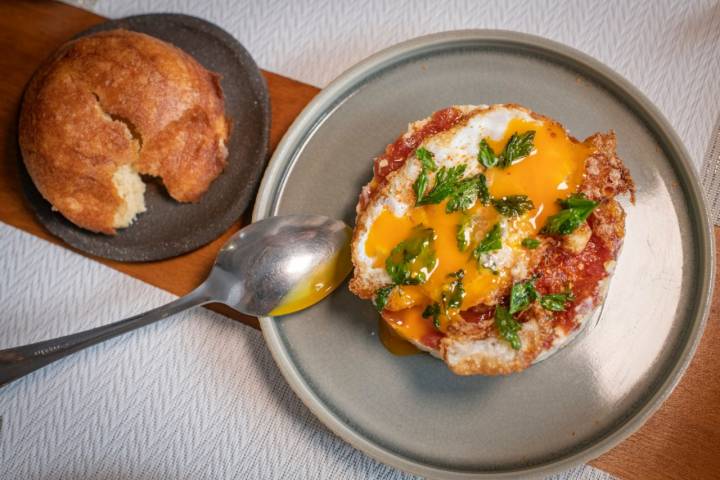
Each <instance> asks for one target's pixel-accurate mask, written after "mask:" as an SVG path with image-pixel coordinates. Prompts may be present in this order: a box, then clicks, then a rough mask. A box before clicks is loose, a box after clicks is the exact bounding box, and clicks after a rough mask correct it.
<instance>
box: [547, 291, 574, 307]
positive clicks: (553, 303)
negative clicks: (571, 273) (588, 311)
mask: <svg viewBox="0 0 720 480" xmlns="http://www.w3.org/2000/svg"><path fill="white" fill-rule="evenodd" d="M574 300H575V296H574V295H573V293H572V292H571V291H569V290H568V291H567V292H565V293H551V294H549V295H543V296H542V297H541V298H540V306H541V307H543V308H544V309H545V310H550V311H551V312H564V311H565V304H567V303H569V302H572V301H574Z"/></svg>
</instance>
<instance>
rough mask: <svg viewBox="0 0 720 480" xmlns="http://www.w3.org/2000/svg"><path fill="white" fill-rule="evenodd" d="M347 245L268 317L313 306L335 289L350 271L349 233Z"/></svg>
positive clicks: (288, 295)
mask: <svg viewBox="0 0 720 480" xmlns="http://www.w3.org/2000/svg"><path fill="white" fill-rule="evenodd" d="M347 233H348V243H347V244H346V245H344V246H343V248H342V250H340V252H339V253H338V254H337V255H335V256H334V257H333V258H331V259H329V260H327V261H325V262H324V263H322V264H320V265H319V266H318V267H317V268H316V269H315V270H314V271H313V272H312V273H311V274H310V275H308V277H307V278H306V279H304V280H303V281H301V282H300V283H298V284H297V285H295V286H294V287H293V288H292V290H290V292H289V293H288V294H287V295H285V297H284V298H283V299H282V301H281V302H280V304H279V305H278V306H276V307H275V308H274V309H273V310H272V311H271V312H270V313H269V315H270V316H272V317H277V316H280V315H287V314H289V313H294V312H297V311H300V310H303V309H305V308H308V307H310V306H312V305H315V304H316V303H318V302H319V301H320V300H322V299H323V298H325V297H327V296H328V295H330V293H332V291H333V290H335V288H337V287H338V286H339V285H340V284H341V283H342V281H343V280H344V279H345V277H347V276H348V274H349V273H350V270H352V261H351V260H350V243H349V239H350V231H349V230H348V232H347Z"/></svg>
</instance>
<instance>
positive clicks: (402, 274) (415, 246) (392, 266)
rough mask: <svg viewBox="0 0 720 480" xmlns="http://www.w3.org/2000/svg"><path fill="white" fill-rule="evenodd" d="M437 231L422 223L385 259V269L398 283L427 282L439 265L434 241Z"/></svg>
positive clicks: (413, 283)
mask: <svg viewBox="0 0 720 480" xmlns="http://www.w3.org/2000/svg"><path fill="white" fill-rule="evenodd" d="M434 240H435V232H434V231H433V229H432V228H427V227H424V226H422V225H418V226H417V227H415V228H414V229H413V230H412V232H411V234H410V237H409V238H408V239H407V240H405V241H402V242H400V243H399V244H398V245H397V246H396V247H395V248H393V249H392V251H391V252H390V256H389V257H388V258H387V260H385V269H386V270H387V272H388V275H390V278H391V279H392V281H393V283H395V284H396V285H417V284H420V283H425V282H426V281H427V279H428V277H429V276H430V274H431V273H432V272H433V270H435V267H436V266H437V263H438V261H437V256H436V255H435V249H434V247H433V242H434Z"/></svg>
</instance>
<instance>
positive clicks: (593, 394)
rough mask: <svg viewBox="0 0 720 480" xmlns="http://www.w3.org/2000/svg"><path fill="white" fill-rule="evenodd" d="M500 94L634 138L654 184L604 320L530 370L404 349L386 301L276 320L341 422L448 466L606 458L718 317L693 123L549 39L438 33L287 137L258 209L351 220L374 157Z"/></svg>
mask: <svg viewBox="0 0 720 480" xmlns="http://www.w3.org/2000/svg"><path fill="white" fill-rule="evenodd" d="M498 102H517V103H520V104H523V105H526V106H528V107H530V108H532V109H533V110H535V111H537V112H541V113H543V114H546V115H549V116H551V117H554V118H556V119H558V120H559V121H561V122H562V123H563V124H564V125H565V126H567V127H568V128H569V129H571V131H572V132H573V134H575V136H577V137H580V138H584V137H585V136H587V135H589V134H591V133H593V132H595V131H600V130H609V129H614V130H615V131H616V132H617V135H618V140H619V141H618V151H619V153H620V155H621V157H622V158H623V159H624V160H625V162H626V163H627V165H628V166H629V168H630V170H631V172H632V174H633V176H634V178H635V181H636V183H637V186H638V195H637V203H636V205H634V206H627V211H628V217H627V236H626V240H625V246H624V250H623V252H622V254H621V256H620V260H619V263H618V266H617V270H616V274H615V277H614V279H613V281H612V284H611V287H610V291H609V294H608V297H607V301H606V303H605V307H604V310H603V312H602V315H601V318H600V320H599V322H597V324H595V325H594V326H592V327H591V328H588V329H586V330H585V331H584V332H583V334H582V335H580V336H579V337H578V338H577V339H576V340H575V341H574V342H573V343H572V344H571V345H569V346H568V347H566V348H565V349H563V350H561V351H560V352H559V353H557V354H556V355H554V356H552V357H550V358H549V359H548V360H546V361H544V362H542V363H540V364H537V365H535V366H533V367H531V368H530V369H528V370H527V371H525V372H523V373H520V374H516V375H512V376H509V377H500V378H482V377H474V378H463V377H458V376H455V375H453V374H452V373H450V372H449V371H448V369H447V368H446V367H445V365H444V364H443V363H441V362H440V361H438V360H435V359H433V358H432V357H430V356H427V355H418V356H410V357H397V356H393V355H392V354H390V353H388V352H387V351H386V350H385V349H384V348H383V347H382V345H381V344H380V342H379V341H378V338H377V313H376V312H375V311H374V309H373V307H372V305H371V304H370V302H364V301H360V300H358V299H357V298H355V297H354V296H353V295H351V294H350V293H349V292H348V291H347V289H346V288H341V289H340V290H339V291H338V292H336V293H335V294H334V295H333V296H331V297H330V298H329V300H327V301H325V302H322V303H320V304H319V305H316V306H315V307H314V308H312V309H309V310H307V311H305V312H302V313H300V314H297V315H293V316H289V317H284V318H277V319H274V318H263V319H261V325H262V329H263V332H264V334H265V337H266V339H267V342H268V344H269V346H270V349H271V350H272V353H273V355H274V357H275V360H276V361H277V363H278V365H279V366H280V369H281V370H282V372H283V374H284V375H285V377H286V378H287V380H288V382H289V383H290V385H291V386H292V388H293V389H294V390H295V392H296V393H297V394H298V395H299V396H300V398H301V399H302V400H303V401H304V402H305V404H306V405H307V406H308V407H309V408H310V409H311V410H312V411H313V412H314V413H315V414H316V415H317V416H318V417H319V418H320V419H321V420H322V421H323V422H324V423H325V424H326V425H327V426H328V427H329V428H331V429H332V430H333V431H334V432H336V433H337V434H338V435H340V436H341V437H342V438H344V439H345V440H347V441H348V442H350V443H351V444H352V445H354V446H356V447H357V448H359V449H361V450H363V451H364V452H366V453H368V454H369V455H371V456H373V457H375V458H377V459H379V460H381V461H383V462H385V463H388V464H391V465H394V466H396V467H399V468H401V469H404V470H407V471H410V472H414V473H418V474H422V475H427V476H431V477H451V478H475V477H482V476H503V477H524V478H525V477H527V476H528V475H531V474H534V475H545V474H549V473H551V472H554V471H558V470H562V469H566V468H569V467H571V466H573V465H575V464H577V463H579V462H583V461H587V460H589V459H591V458H593V457H596V456H598V455H600V454H601V453H602V452H604V451H606V450H607V449H609V448H610V447H612V446H613V445H615V444H617V443H618V442H620V441H621V440H622V439H624V438H625V437H627V436H628V435H629V434H630V433H631V432H632V431H634V430H635V429H637V428H638V427H639V426H640V425H641V424H642V423H643V422H644V421H645V420H646V419H647V418H648V416H649V415H650V414H651V413H652V412H653V411H654V410H655V409H656V408H657V407H658V406H659V405H660V403H661V402H662V401H663V399H664V398H665V397H667V395H668V394H669V393H670V391H671V390H672V388H673V387H674V386H675V384H676V383H677V381H678V380H679V378H680V376H681V374H682V372H683V370H684V369H685V367H686V366H687V364H688V361H689V360H690V357H691V356H692V353H693V351H694V349H695V346H696V344H697V341H698V339H699V338H700V336H701V334H702V331H703V326H704V322H705V318H706V314H707V311H708V302H709V298H710V290H711V285H712V279H713V270H712V268H713V262H712V255H713V248H712V237H711V235H710V227H709V225H708V221H707V217H706V214H705V209H704V206H703V204H702V198H701V195H700V190H699V188H698V183H697V180H696V178H695V176H694V174H693V173H692V169H691V166H690V163H689V161H688V155H687V153H686V151H685V149H684V148H683V146H682V144H681V143H680V141H679V139H678V137H677V135H676V134H675V133H674V132H673V131H672V129H671V128H670V126H669V125H668V123H667V121H666V120H665V119H664V118H663V117H662V116H661V115H660V114H659V112H658V111H657V110H656V109H655V107H653V106H652V105H651V104H650V102H649V101H648V100H647V99H646V98H645V97H644V96H643V95H641V94H640V93H639V92H638V91H637V90H636V89H635V88H633V87H632V86H631V85H629V84H628V83H627V82H626V81H625V80H623V79H622V78H621V77H620V76H618V75H617V74H615V73H613V72H612V71H610V70H609V69H608V68H606V67H605V66H603V65H601V64H600V63H598V62H597V61H595V60H593V59H591V58H589V57H587V56H586V55H583V54H581V53H579V52H577V51H574V50H572V49H570V48H567V47H565V46H562V45H559V44H556V43H553V42H550V41H547V40H544V39H541V38H537V37H531V36H527V35H521V34H516V33H509V32H498V31H464V32H452V33H444V34H439V35H432V36H429V37H423V38H419V39H416V40H412V41H410V42H407V43H403V44H400V45H398V46H395V47H392V48H390V49H388V50H385V51H383V52H381V53H379V54H377V55H375V56H373V57H371V58H369V59H368V60H365V61H364V62H362V63H360V64H359V65H358V66H356V67H354V68H352V69H351V70H349V71H348V72H346V73H345V74H343V75H342V76H341V77H340V78H338V79H337V80H336V81H335V82H333V83H332V84H331V85H330V86H329V87H328V88H326V89H325V90H324V91H323V92H322V93H321V94H320V95H318V96H317V97H316V98H315V100H314V101H313V102H312V103H311V104H310V105H309V106H308V107H307V108H306V110H305V111H304V112H303V113H302V115H301V116H300V117H299V118H298V119H297V120H296V122H295V123H294V124H293V126H292V127H291V128H290V130H289V131H288V133H287V135H286V136H285V138H284V139H283V141H282V143H281V145H280V146H279V147H278V149H277V150H276V152H275V155H274V157H273V158H272V160H271V163H270V166H269V167H268V170H267V172H266V174H265V177H264V179H263V183H262V185H261V188H260V193H259V195H258V199H257V203H256V205H255V211H254V219H255V220H258V219H260V218H263V217H267V216H270V215H280V214H291V213H311V212H312V213H318V214H323V215H329V216H331V217H338V218H343V219H344V220H345V221H346V222H347V223H349V224H352V223H353V220H354V206H355V202H356V200H357V195H358V192H359V191H360V187H361V186H362V185H363V184H365V183H366V182H367V181H368V180H369V178H370V176H371V170H372V169H371V159H372V158H373V157H374V156H376V155H377V154H379V153H380V152H381V151H382V150H383V148H384V147H385V145H386V144H387V143H389V142H390V141H392V140H393V139H394V138H395V137H396V136H397V135H398V134H399V133H401V132H404V131H405V129H406V126H407V124H408V122H410V121H412V120H416V119H420V118H423V117H425V116H427V115H429V114H430V113H431V112H433V111H435V110H438V109H440V108H442V107H445V106H448V105H452V104H467V103H475V104H478V103H488V104H490V103H498Z"/></svg>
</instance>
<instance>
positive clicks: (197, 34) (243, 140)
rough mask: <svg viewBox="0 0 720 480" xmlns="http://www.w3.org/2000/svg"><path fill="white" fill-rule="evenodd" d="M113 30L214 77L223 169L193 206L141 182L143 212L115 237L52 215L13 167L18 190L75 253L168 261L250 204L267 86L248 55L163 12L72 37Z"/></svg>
mask: <svg viewBox="0 0 720 480" xmlns="http://www.w3.org/2000/svg"><path fill="white" fill-rule="evenodd" d="M115 28H124V29H126V30H133V31H136V32H141V33H146V34H148V35H152V36H154V37H156V38H159V39H161V40H164V41H166V42H169V43H171V44H173V45H175V46H177V47H179V48H181V49H183V50H184V51H186V52H187V53H189V54H190V55H192V56H193V57H194V58H195V59H196V60H197V61H198V62H200V64H202V65H203V66H204V67H205V68H208V69H210V70H212V71H215V72H218V73H219V74H220V75H221V77H222V78H221V83H222V87H223V92H224V94H225V113H226V115H227V116H228V117H229V118H230V120H231V122H232V128H231V134H230V142H229V145H228V151H229V152H230V153H229V156H228V164H227V166H226V167H225V170H224V171H223V173H222V174H220V176H219V177H218V178H216V179H215V181H214V182H213V183H212V184H211V185H210V188H209V189H208V191H207V192H205V194H204V195H203V197H202V199H201V200H200V201H199V202H198V203H179V202H176V201H175V200H173V199H172V198H170V196H169V195H168V194H167V192H166V191H165V189H164V187H162V185H161V184H160V183H159V182H155V181H150V182H147V183H146V185H147V190H146V192H145V205H146V206H147V211H146V212H145V213H142V214H140V215H139V216H138V217H137V219H136V220H135V222H134V223H133V224H132V225H131V226H130V227H128V228H125V229H122V230H119V231H118V233H117V235H115V236H108V235H101V234H96V233H93V232H89V231H87V230H84V229H82V228H79V227H77V226H75V225H73V224H72V223H70V222H69V221H68V220H67V219H65V217H63V216H62V215H60V214H59V213H57V212H55V211H53V210H52V209H51V208H50V204H49V203H48V202H47V201H46V200H45V199H44V198H43V197H42V195H40V192H38V190H37V189H36V188H35V185H34V184H33V183H32V180H31V179H30V176H29V175H28V174H27V172H26V170H25V167H24V165H23V163H22V161H19V167H20V172H21V176H22V181H23V191H24V193H25V197H26V198H27V199H28V203H29V205H30V207H31V208H32V209H33V211H34V212H35V214H36V216H37V218H38V220H39V221H40V223H42V224H43V225H44V226H45V228H47V229H48V230H49V231H50V232H51V233H52V234H54V235H57V236H58V237H60V238H62V239H63V240H65V241H66V242H67V243H68V244H69V245H71V246H73V247H75V248H77V249H79V250H82V251H84V252H87V253H91V254H93V255H97V256H99V257H105V258H110V259H113V260H119V261H123V262H140V261H150V260H160V259H163V258H168V257H174V256H176V255H180V254H182V253H185V252H189V251H191V250H194V249H196V248H198V247H201V246H202V245H205V244H206V243H208V242H211V241H212V240H215V239H216V238H217V237H219V236H220V235H221V234H222V233H223V232H225V231H226V230H227V229H228V227H230V225H232V224H233V223H234V222H235V221H237V219H238V218H240V215H242V213H243V211H245V209H246V208H247V207H248V206H249V204H250V202H251V201H252V199H253V196H254V194H255V191H256V188H257V186H258V183H259V182H260V175H261V174H262V171H263V167H264V166H265V162H266V161H267V145H268V138H269V133H270V104H269V99H268V94H267V87H266V85H265V80H264V79H263V77H262V75H261V74H260V70H258V68H257V66H256V65H255V62H254V61H253V59H252V57H251V56H250V54H249V53H248V52H247V50H245V48H243V46H242V45H240V43H239V42H238V41H237V40H236V39H235V38H233V37H232V36H231V35H230V34H229V33H227V32H226V31H225V30H223V29H221V28H220V27H218V26H217V25H213V24H212V23H209V22H207V21H205V20H202V19H200V18H196V17H190V16H188V15H179V14H170V13H160V14H150V15H137V16H134V17H127V18H121V19H118V20H112V21H109V22H105V23H102V24H100V25H96V26H94V27H92V28H90V29H89V30H86V31H85V32H82V33H81V34H79V35H78V37H81V36H85V35H90V34H93V33H97V32H101V31H106V30H112V29H115Z"/></svg>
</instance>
